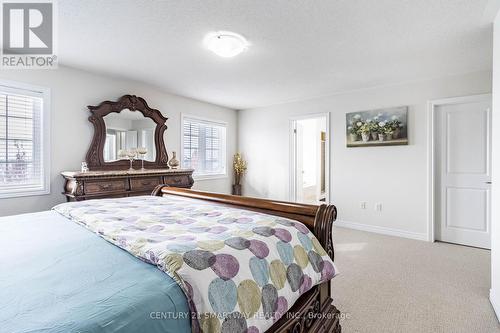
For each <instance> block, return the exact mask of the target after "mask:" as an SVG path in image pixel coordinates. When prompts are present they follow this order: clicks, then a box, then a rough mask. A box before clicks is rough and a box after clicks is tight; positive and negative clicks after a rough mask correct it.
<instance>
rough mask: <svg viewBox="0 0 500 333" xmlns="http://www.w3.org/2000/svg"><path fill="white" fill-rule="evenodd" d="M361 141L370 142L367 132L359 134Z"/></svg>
mask: <svg viewBox="0 0 500 333" xmlns="http://www.w3.org/2000/svg"><path fill="white" fill-rule="evenodd" d="M361 139H362V140H363V142H368V141H370V133H369V132H366V133H361Z"/></svg>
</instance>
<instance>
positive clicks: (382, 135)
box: [377, 121, 387, 141]
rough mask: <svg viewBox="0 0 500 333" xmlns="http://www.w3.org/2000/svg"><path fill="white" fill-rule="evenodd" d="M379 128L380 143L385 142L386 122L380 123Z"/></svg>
mask: <svg viewBox="0 0 500 333" xmlns="http://www.w3.org/2000/svg"><path fill="white" fill-rule="evenodd" d="M377 125H378V127H377V133H378V141H384V140H385V127H386V125H387V123H386V122H385V121H380V122H379V123H378V124H377Z"/></svg>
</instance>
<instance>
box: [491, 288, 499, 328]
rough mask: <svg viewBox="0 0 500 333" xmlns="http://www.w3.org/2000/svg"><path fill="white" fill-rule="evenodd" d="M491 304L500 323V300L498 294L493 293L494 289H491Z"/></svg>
mask: <svg viewBox="0 0 500 333" xmlns="http://www.w3.org/2000/svg"><path fill="white" fill-rule="evenodd" d="M490 303H491V305H492V306H493V310H494V311H495V313H496V315H497V319H498V321H500V298H499V295H498V293H495V292H493V289H490Z"/></svg>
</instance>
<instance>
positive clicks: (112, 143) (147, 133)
mask: <svg viewBox="0 0 500 333" xmlns="http://www.w3.org/2000/svg"><path fill="white" fill-rule="evenodd" d="M88 109H89V110H90V112H91V113H92V115H91V116H90V117H89V121H90V122H91V123H92V124H93V125H94V137H93V139H92V143H91V145H90V148H89V150H88V152H87V156H86V162H87V164H88V166H89V169H90V170H124V169H128V168H129V160H128V159H127V156H126V155H127V152H130V151H134V150H135V151H140V152H141V153H143V154H141V157H142V158H143V159H144V167H145V168H147V169H160V168H161V169H168V168H169V167H168V164H167V162H168V155H167V150H166V148H165V143H164V140H163V135H164V133H165V130H166V129H167V125H166V124H165V122H166V121H167V119H168V118H165V117H164V116H163V115H162V114H161V112H160V111H158V110H156V109H151V108H150V107H149V106H148V104H147V103H146V101H145V100H144V99H143V98H141V97H137V96H134V95H125V96H122V97H121V98H120V99H118V100H117V101H116V102H111V101H105V102H102V103H101V104H99V105H97V106H88Z"/></svg>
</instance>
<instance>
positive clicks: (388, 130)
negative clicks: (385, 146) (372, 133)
mask: <svg viewBox="0 0 500 333" xmlns="http://www.w3.org/2000/svg"><path fill="white" fill-rule="evenodd" d="M384 133H385V140H387V141H391V140H392V136H393V134H394V130H393V129H392V127H391V126H387V127H386V128H385V130H384Z"/></svg>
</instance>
